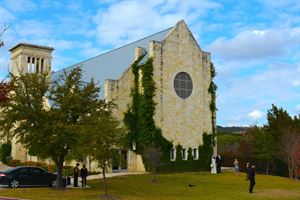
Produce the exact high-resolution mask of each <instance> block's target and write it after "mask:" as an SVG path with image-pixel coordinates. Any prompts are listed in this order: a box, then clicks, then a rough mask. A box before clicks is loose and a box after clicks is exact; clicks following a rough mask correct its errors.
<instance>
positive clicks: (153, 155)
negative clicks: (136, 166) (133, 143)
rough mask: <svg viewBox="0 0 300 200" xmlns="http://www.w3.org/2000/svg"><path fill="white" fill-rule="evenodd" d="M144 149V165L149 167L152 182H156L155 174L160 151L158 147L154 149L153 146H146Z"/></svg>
mask: <svg viewBox="0 0 300 200" xmlns="http://www.w3.org/2000/svg"><path fill="white" fill-rule="evenodd" d="M144 149H145V150H144V158H145V161H146V164H147V165H148V166H149V168H150V172H151V173H152V175H153V178H152V182H156V181H157V179H156V172H157V168H158V165H159V163H160V160H161V158H162V151H161V149H160V147H156V146H155V145H150V146H147V147H145V148H144Z"/></svg>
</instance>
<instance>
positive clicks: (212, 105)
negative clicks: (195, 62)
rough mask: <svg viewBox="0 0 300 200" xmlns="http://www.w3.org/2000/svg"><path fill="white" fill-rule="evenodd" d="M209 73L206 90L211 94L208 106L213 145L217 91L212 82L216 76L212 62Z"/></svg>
mask: <svg viewBox="0 0 300 200" xmlns="http://www.w3.org/2000/svg"><path fill="white" fill-rule="evenodd" d="M210 74H211V82H210V85H209V88H208V92H209V93H210V94H211V102H210V104H209V108H210V111H211V123H212V136H213V138H212V140H213V145H214V146H215V145H216V144H215V138H216V134H217V133H216V110H217V108H216V91H217V88H218V87H217V85H216V84H215V83H214V81H213V80H214V78H215V76H216V70H215V67H214V64H213V63H210Z"/></svg>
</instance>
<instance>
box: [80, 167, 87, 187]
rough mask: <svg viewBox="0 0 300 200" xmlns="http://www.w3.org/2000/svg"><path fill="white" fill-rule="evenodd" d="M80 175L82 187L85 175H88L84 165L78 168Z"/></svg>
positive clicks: (84, 185)
mask: <svg viewBox="0 0 300 200" xmlns="http://www.w3.org/2000/svg"><path fill="white" fill-rule="evenodd" d="M80 176H81V185H82V187H86V177H87V176H88V170H87V168H86V167H85V165H83V166H82V168H81V170H80Z"/></svg>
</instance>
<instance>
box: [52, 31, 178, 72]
mask: <svg viewBox="0 0 300 200" xmlns="http://www.w3.org/2000/svg"><path fill="white" fill-rule="evenodd" d="M172 28H173V26H172V27H170V28H167V29H164V30H162V31H159V32H157V33H154V34H151V35H149V36H147V37H144V38H141V39H139V40H136V41H133V42H130V43H128V44H125V45H123V46H120V47H117V48H115V49H112V50H110V51H107V52H104V53H101V54H99V55H96V56H93V57H91V58H89V59H86V60H83V61H81V62H79V63H75V64H73V65H71V66H69V67H65V68H63V69H60V70H58V71H55V72H54V73H56V72H59V71H62V70H64V69H68V68H71V67H74V66H79V65H80V64H81V63H83V62H86V61H88V60H92V59H94V58H96V57H99V56H102V55H104V54H107V53H110V52H112V51H115V50H118V49H121V48H123V47H125V46H128V45H130V44H133V43H135V42H138V41H141V40H144V39H146V38H149V37H152V36H153V35H156V34H159V33H161V32H164V31H166V30H171V29H172Z"/></svg>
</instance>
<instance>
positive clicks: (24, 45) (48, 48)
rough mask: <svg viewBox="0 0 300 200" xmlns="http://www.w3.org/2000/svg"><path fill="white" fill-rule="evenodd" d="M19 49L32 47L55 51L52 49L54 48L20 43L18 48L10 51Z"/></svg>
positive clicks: (15, 47)
mask: <svg viewBox="0 0 300 200" xmlns="http://www.w3.org/2000/svg"><path fill="white" fill-rule="evenodd" d="M19 47H31V48H38V49H45V50H48V51H53V50H54V48H52V47H47V46H41V45H36V44H29V43H19V44H17V45H16V46H14V47H12V48H11V49H10V50H9V51H10V52H11V51H13V50H15V49H17V48H19Z"/></svg>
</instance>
